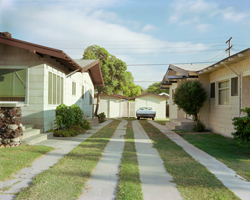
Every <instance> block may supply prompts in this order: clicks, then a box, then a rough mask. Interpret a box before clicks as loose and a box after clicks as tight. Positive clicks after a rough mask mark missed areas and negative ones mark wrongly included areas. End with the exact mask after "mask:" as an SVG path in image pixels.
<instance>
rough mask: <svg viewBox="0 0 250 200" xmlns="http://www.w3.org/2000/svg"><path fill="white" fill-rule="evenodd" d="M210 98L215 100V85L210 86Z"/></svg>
mask: <svg viewBox="0 0 250 200" xmlns="http://www.w3.org/2000/svg"><path fill="white" fill-rule="evenodd" d="M210 98H215V83H211V85H210Z"/></svg>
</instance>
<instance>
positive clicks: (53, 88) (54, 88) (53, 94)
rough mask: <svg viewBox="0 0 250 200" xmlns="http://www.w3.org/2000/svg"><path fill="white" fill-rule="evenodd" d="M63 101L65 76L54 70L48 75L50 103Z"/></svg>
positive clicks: (56, 103)
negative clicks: (57, 73) (55, 72)
mask: <svg viewBox="0 0 250 200" xmlns="http://www.w3.org/2000/svg"><path fill="white" fill-rule="evenodd" d="M62 103H63V77H60V76H58V75H56V74H54V73H52V72H49V76H48V104H55V105H58V104H62Z"/></svg>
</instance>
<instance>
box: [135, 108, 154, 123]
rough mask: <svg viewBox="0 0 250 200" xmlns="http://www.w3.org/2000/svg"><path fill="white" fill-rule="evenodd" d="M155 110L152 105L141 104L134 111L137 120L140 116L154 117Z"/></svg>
mask: <svg viewBox="0 0 250 200" xmlns="http://www.w3.org/2000/svg"><path fill="white" fill-rule="evenodd" d="M155 115H156V112H155V110H154V108H153V107H149V106H143V107H139V108H138V109H137V111H136V117H137V119H138V120H139V119H140V118H152V120H154V119H155Z"/></svg>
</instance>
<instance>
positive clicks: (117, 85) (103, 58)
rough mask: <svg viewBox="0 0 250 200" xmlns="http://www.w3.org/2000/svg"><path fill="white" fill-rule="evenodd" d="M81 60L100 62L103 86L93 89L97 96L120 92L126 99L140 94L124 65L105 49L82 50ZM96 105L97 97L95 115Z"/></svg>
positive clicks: (89, 48) (93, 46)
mask: <svg viewBox="0 0 250 200" xmlns="http://www.w3.org/2000/svg"><path fill="white" fill-rule="evenodd" d="M83 59H95V60H96V59H98V60H99V61H100V67H101V71H102V77H103V81H104V84H105V86H104V87H103V86H97V87H95V89H96V90H97V93H98V94H101V93H104V94H108V95H110V94H119V93H121V92H122V91H124V95H126V96H128V97H130V96H136V95H139V94H141V91H140V90H141V88H140V86H137V85H135V84H134V83H133V76H132V74H131V72H128V71H126V70H127V65H126V63H125V62H123V61H122V60H120V59H118V58H116V57H115V56H114V55H111V54H110V53H109V52H108V51H107V50H106V49H105V48H103V47H100V46H97V45H92V46H89V47H87V48H86V49H85V50H84V54H83ZM98 105H99V95H97V106H96V111H95V114H96V115H97V113H98V107H99V106H98Z"/></svg>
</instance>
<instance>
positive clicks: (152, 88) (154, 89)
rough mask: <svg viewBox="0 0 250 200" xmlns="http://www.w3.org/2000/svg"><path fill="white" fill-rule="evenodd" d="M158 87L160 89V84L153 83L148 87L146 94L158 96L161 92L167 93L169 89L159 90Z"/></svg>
mask: <svg viewBox="0 0 250 200" xmlns="http://www.w3.org/2000/svg"><path fill="white" fill-rule="evenodd" d="M160 87H161V82H156V83H153V84H152V85H150V86H148V89H147V92H148V93H154V94H160V93H162V92H166V93H169V89H160Z"/></svg>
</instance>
